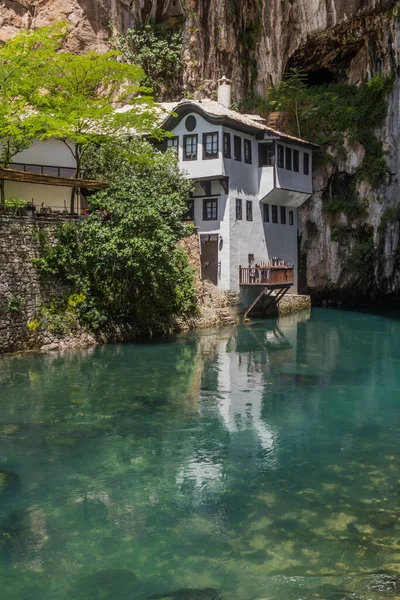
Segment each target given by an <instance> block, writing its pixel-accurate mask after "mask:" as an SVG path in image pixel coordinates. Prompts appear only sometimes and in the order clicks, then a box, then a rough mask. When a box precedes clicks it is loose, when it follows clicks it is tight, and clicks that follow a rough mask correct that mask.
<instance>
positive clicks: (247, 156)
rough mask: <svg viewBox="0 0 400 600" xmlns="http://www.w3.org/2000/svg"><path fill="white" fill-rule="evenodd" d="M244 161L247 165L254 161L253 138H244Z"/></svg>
mask: <svg viewBox="0 0 400 600" xmlns="http://www.w3.org/2000/svg"><path fill="white" fill-rule="evenodd" d="M244 162H245V163H246V164H247V165H251V163H252V162H253V158H252V152H251V140H244Z"/></svg>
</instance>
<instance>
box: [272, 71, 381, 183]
mask: <svg viewBox="0 0 400 600" xmlns="http://www.w3.org/2000/svg"><path fill="white" fill-rule="evenodd" d="M392 86H393V80H392V78H390V77H381V76H375V77H372V78H371V79H370V80H368V81H365V82H364V83H363V84H361V85H360V86H356V85H350V84H344V83H329V84H322V85H315V86H312V87H308V86H307V84H306V74H305V72H304V71H302V70H299V69H292V70H291V71H290V73H289V74H288V75H287V76H286V78H285V79H284V80H283V81H282V82H280V83H278V84H277V85H276V86H273V87H271V88H270V89H269V91H268V96H267V101H268V105H269V107H270V109H271V110H278V111H284V112H287V113H288V115H289V125H290V129H291V133H293V134H294V135H298V136H299V137H303V138H305V139H307V140H309V141H311V142H315V143H316V144H319V145H320V146H321V147H322V149H323V151H326V150H327V149H329V148H331V147H336V148H340V147H342V146H343V143H344V137H345V136H348V138H349V139H350V141H357V142H360V143H361V144H362V145H363V146H364V149H365V152H366V155H365V158H364V161H363V164H362V165H361V167H360V169H359V172H358V176H359V178H360V179H366V180H367V181H369V182H370V183H371V184H372V185H380V184H382V183H384V182H385V181H386V179H387V176H388V170H387V165H386V160H385V154H384V151H383V149H382V145H381V143H380V142H379V140H378V139H377V137H376V134H375V130H376V128H377V127H379V126H380V125H381V124H382V121H383V119H384V118H385V116H386V114H387V100H386V98H387V94H388V92H389V91H390V90H391V89H392Z"/></svg>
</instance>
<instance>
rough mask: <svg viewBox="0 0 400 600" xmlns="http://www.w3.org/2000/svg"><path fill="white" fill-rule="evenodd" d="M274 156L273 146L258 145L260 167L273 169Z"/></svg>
mask: <svg viewBox="0 0 400 600" xmlns="http://www.w3.org/2000/svg"><path fill="white" fill-rule="evenodd" d="M273 155H274V146H273V144H258V166H259V167H271V166H272V157H273Z"/></svg>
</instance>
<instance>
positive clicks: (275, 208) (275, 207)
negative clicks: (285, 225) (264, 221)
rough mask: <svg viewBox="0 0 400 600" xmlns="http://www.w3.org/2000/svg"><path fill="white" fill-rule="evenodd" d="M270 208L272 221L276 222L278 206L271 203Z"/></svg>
mask: <svg viewBox="0 0 400 600" xmlns="http://www.w3.org/2000/svg"><path fill="white" fill-rule="evenodd" d="M271 210H272V222H273V223H277V222H278V207H277V206H276V205H275V204H273V205H272V206H271Z"/></svg>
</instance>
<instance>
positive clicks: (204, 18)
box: [0, 0, 400, 300]
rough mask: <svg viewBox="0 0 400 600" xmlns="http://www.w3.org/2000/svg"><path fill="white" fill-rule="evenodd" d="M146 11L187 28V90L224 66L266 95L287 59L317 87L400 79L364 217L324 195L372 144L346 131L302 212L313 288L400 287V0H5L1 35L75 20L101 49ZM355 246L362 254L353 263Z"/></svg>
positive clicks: (78, 43)
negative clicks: (380, 170)
mask: <svg viewBox="0 0 400 600" xmlns="http://www.w3.org/2000/svg"><path fill="white" fill-rule="evenodd" d="M148 19H153V20H156V21H158V22H165V23H169V24H172V25H173V26H174V27H176V28H177V29H179V30H180V31H182V35H183V39H184V44H183V51H182V89H184V90H185V93H186V94H187V95H190V94H201V95H206V96H207V95H209V94H210V93H212V92H213V91H214V90H215V82H216V80H217V79H218V78H219V77H220V76H221V75H222V74H225V75H226V76H228V77H231V78H232V80H233V82H234V86H235V87H234V95H235V99H236V100H242V99H243V98H245V97H249V96H251V95H261V96H262V95H264V94H265V91H266V89H267V88H268V86H269V85H270V84H271V83H275V82H277V81H279V80H280V79H281V78H282V76H283V75H284V73H285V72H286V70H287V69H288V68H290V67H302V68H304V69H306V70H307V71H308V72H309V73H310V82H311V84H313V83H314V84H315V83H317V84H318V83H324V82H329V81H333V80H335V81H340V82H342V83H346V82H347V83H356V84H359V83H361V82H362V81H363V80H365V79H367V78H368V77H371V76H373V75H376V74H382V75H388V74H392V75H393V76H394V77H395V81H394V85H393V89H392V91H391V92H390V94H389V96H388V114H387V117H386V120H385V122H384V123H382V126H381V128H380V129H379V130H377V131H376V135H377V138H378V139H379V141H380V142H381V143H382V145H383V147H384V149H385V150H386V151H387V162H388V167H389V171H390V174H391V175H390V177H389V178H388V181H387V183H386V184H385V185H381V186H380V187H378V188H376V189H372V187H371V185H370V184H368V183H367V182H365V181H362V180H357V184H356V192H357V194H359V196H360V197H362V198H365V199H367V201H368V208H367V212H366V214H365V215H363V216H362V217H361V216H358V217H356V218H351V219H350V218H349V217H348V216H346V215H345V214H340V213H339V214H337V215H336V216H335V217H334V218H333V217H332V216H330V217H329V218H328V217H327V216H326V214H325V212H324V210H323V202H324V196H325V195H326V192H327V190H328V189H329V186H331V185H332V182H335V181H337V180H338V181H347V179H346V177H347V176H352V175H354V173H355V172H356V171H357V168H358V167H359V166H360V164H361V161H362V158H363V155H364V149H363V147H362V145H360V144H359V143H355V142H354V140H353V141H351V140H347V141H346V143H345V145H344V147H343V149H342V150H343V152H340V153H339V154H337V155H334V160H333V161H331V162H330V163H329V164H323V165H321V166H320V167H319V168H317V170H316V173H315V190H316V191H315V194H314V196H313V198H312V199H311V200H309V201H308V202H307V204H306V206H304V207H303V209H302V211H301V231H300V234H301V257H302V280H303V282H304V285H306V286H307V288H308V290H309V291H311V292H312V293H313V294H314V295H315V296H316V297H323V296H331V295H332V293H333V291H334V292H336V293H338V294H339V295H340V296H342V297H343V298H346V297H347V298H349V297H351V296H352V292H355V293H356V295H357V297H360V296H362V295H363V294H364V295H365V297H366V298H372V299H374V300H375V299H376V298H377V297H378V296H380V295H382V294H383V295H387V296H389V297H392V296H393V295H398V294H399V292H400V246H399V237H400V235H399V222H400V209H397V208H396V207H397V205H398V202H399V199H400V188H399V181H398V179H399V174H400V164H399V152H398V146H399V143H400V123H399V121H400V112H399V110H400V109H399V103H400V95H399V76H398V75H399V65H400V60H399V47H400V44H399V41H400V10H399V3H398V2H396V1H395V0H208V1H207V2H206V1H199V0H153V1H152V0H19V1H12V0H3V2H1V11H0V25H1V28H0V32H1V33H0V35H1V37H2V39H7V38H8V37H10V36H11V35H13V34H14V33H16V32H17V31H18V30H19V29H21V28H27V27H32V28H34V27H39V26H42V25H45V24H49V23H51V22H55V21H60V20H62V21H68V22H70V23H71V24H72V37H71V42H70V45H71V48H73V49H74V50H76V51H79V50H81V49H83V48H95V49H97V50H102V49H105V48H107V47H108V45H109V39H110V33H111V32H112V31H111V30H113V31H114V33H115V32H120V31H124V30H126V28H128V27H132V26H134V25H135V23H143V22H145V21H146V20H148ZM349 255H352V256H353V259H354V257H356V259H357V260H353V262H351V261H349Z"/></svg>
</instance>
